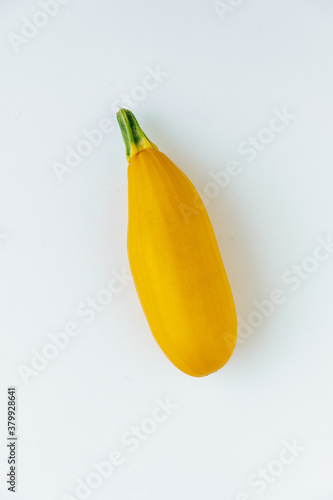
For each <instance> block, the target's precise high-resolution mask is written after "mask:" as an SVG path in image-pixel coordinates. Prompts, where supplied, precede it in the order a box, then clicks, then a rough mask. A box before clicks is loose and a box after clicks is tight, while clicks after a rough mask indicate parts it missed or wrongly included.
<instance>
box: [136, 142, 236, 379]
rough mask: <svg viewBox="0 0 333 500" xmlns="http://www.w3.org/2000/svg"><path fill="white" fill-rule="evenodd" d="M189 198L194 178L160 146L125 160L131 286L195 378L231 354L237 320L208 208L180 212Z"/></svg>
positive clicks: (154, 327) (160, 337)
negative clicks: (187, 212) (190, 178)
mask: <svg viewBox="0 0 333 500" xmlns="http://www.w3.org/2000/svg"><path fill="white" fill-rule="evenodd" d="M145 137H146V136H145ZM154 147H156V146H154ZM194 198H195V199H196V200H200V197H199V194H198V193H197V191H196V190H195V188H194V186H193V185H192V183H191V182H190V181H189V179H188V178H187V177H186V176H185V174H184V173H183V172H182V171H181V170H180V169H179V168H178V167H176V165H174V163H172V161H171V160H169V158H168V157H167V156H165V155H164V154H163V153H161V152H160V151H158V150H156V149H152V148H150V147H149V146H148V147H147V148H146V149H143V150H141V151H139V152H138V153H135V154H134V155H133V156H132V157H131V158H130V161H129V166H128V208H129V222H128V241H127V243H128V257H129V263H130V268H131V272H132V275H133V279H134V283H135V287H136V290H137V293H138V296H139V299H140V302H141V305H142V308H143V311H144V313H145V315H146V318H147V321H148V323H149V326H150V329H151V331H152V333H153V335H154V337H155V339H156V341H157V343H158V344H159V346H160V347H161V349H162V350H163V352H164V353H165V355H166V356H167V357H168V358H169V359H170V361H171V362H172V363H173V364H174V365H175V366H177V367H178V368H179V369H180V370H182V371H183V372H185V373H187V374H189V375H192V376H196V377H200V376H204V375H208V374H209V373H212V372H215V371H216V370H218V369H220V368H221V367H222V366H223V365H224V364H225V363H226V362H227V361H228V359H229V358H230V356H231V354H232V351H233V349H234V347H235V344H236V336H237V333H236V331H237V321H236V312H235V306H234V301H233V297H232V293H231V289H230V285H229V282H228V278H227V275H226V272H225V269H224V266H223V263H222V259H221V255H220V252H219V248H218V245H217V242H216V238H215V235H214V231H213V228H212V225H211V222H210V220H209V217H208V214H207V212H206V209H205V208H204V206H203V205H202V206H201V208H200V209H199V210H196V213H194V214H192V215H191V216H190V217H188V216H186V214H185V213H184V206H185V207H186V206H188V207H193V199H194ZM201 203H202V202H201Z"/></svg>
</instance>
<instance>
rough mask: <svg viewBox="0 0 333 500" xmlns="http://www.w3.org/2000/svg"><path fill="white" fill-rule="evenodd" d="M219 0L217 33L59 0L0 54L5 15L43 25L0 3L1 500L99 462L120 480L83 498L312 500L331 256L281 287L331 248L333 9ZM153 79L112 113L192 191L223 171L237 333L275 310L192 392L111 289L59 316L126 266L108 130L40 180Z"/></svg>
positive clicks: (116, 7) (319, 479)
mask: <svg viewBox="0 0 333 500" xmlns="http://www.w3.org/2000/svg"><path fill="white" fill-rule="evenodd" d="M237 3H238V4H239V5H238V6H236V4H237ZM225 4H226V5H228V1H226V2H225ZM231 4H233V5H234V6H233V7H230V9H229V10H228V11H227V12H226V13H225V15H224V16H223V14H222V11H221V7H220V10H219V9H216V8H215V7H214V5H213V3H212V1H206V2H204V1H198V0H196V1H193V0H192V1H189V0H187V1H185V0H168V1H167V2H166V1H165V2H164V1H163V2H162V1H153V0H141V1H140V2H137V1H129V0H126V1H124V0H122V1H120V0H116V1H115V0H113V1H107V0H94V1H92V2H80V1H79V0H71V1H70V2H68V3H67V5H59V9H58V12H56V13H55V15H54V17H53V18H52V19H49V18H48V17H47V18H46V24H45V26H43V27H39V28H38V29H37V30H36V32H34V31H33V32H32V35H31V38H30V39H28V38H26V39H25V40H26V41H25V42H24V41H23V42H22V40H21V41H19V42H18V41H17V40H20V39H18V38H16V44H15V43H14V42H13V34H15V35H20V36H22V33H21V32H22V29H23V26H24V23H25V22H26V21H24V18H27V19H29V20H30V21H31V20H32V19H35V20H36V19H37V23H38V19H39V22H40V23H43V18H41V17H38V16H39V14H36V13H37V12H40V11H41V7H40V5H39V3H38V2H37V1H32V0H29V1H27V0H25V1H23V0H21V1H16V2H11V1H9V0H7V1H3V2H2V4H1V20H2V23H1V24H2V27H1V44H0V57H1V83H0V86H1V95H0V100H1V102H0V121H1V124H0V127H1V130H0V144H1V146H0V148H1V167H0V168H1V182H0V235H1V236H0V273H1V281H0V303H1V317H0V322H1V323H0V328H1V368H0V369H1V397H0V401H1V408H0V433H1V436H2V439H1V446H0V465H1V473H2V474H1V484H0V496H1V498H3V499H7V498H8V499H9V498H13V493H11V492H7V489H6V488H7V486H6V478H5V474H6V473H7V470H8V465H7V449H6V432H7V431H6V429H7V425H6V412H7V410H6V393H7V386H9V385H12V384H14V385H16V386H17V392H18V417H17V418H18V423H17V425H18V427H17V433H18V448H17V453H18V464H17V468H18V482H17V493H16V495H15V498H16V499H17V500H46V499H47V500H49V499H50V500H51V499H52V500H53V499H54V500H56V499H59V500H60V499H65V498H79V497H78V496H76V494H75V488H76V487H77V484H78V483H77V481H78V479H81V480H82V481H86V478H87V476H89V474H91V473H92V472H94V467H93V463H94V462H102V461H104V460H106V459H107V457H108V455H109V454H110V452H111V451H112V450H119V451H120V452H121V453H122V455H123V457H124V463H123V464H122V465H121V466H119V467H117V468H115V470H114V472H113V474H112V475H111V477H109V478H108V479H104V480H103V481H102V484H101V485H100V486H99V487H98V488H96V489H95V490H93V491H92V493H91V495H88V494H87V498H93V499H94V500H99V499H100V500H108V499H117V500H146V499H147V500H166V499H170V498H172V499H174V500H184V499H186V500H187V499H191V500H202V499H209V500H236V499H237V498H239V500H248V499H251V500H256V499H259V498H261V499H263V500H265V499H269V500H280V499H281V498H284V499H292V500H298V499H302V500H312V499H319V498H320V499H321V500H331V499H332V498H333V480H332V474H331V472H332V439H333V432H332V416H333V415H332V413H333V411H332V410H333V405H332V375H333V365H332V347H333V336H332V326H333V324H332V323H333V322H332V299H333V293H332V277H333V276H332V271H333V258H332V255H330V254H328V253H327V254H326V255H327V257H328V258H327V260H326V261H325V262H320V263H319V264H318V266H317V269H316V270H315V271H314V272H311V273H310V272H309V273H305V277H303V278H302V279H301V278H299V282H298V285H299V286H298V288H297V290H293V289H292V288H293V285H292V283H295V281H294V282H288V279H289V280H290V276H291V275H292V273H293V271H292V267H293V266H294V265H301V266H303V264H304V265H306V266H308V267H311V266H314V267H315V266H316V262H314V261H313V259H309V258H310V257H313V255H314V251H315V249H316V246H317V245H318V239H320V238H324V239H325V238H326V239H327V238H329V237H330V236H332V235H333V225H332V213H333V212H332V211H333V202H332V156H333V143H332V133H333V104H332V97H333V92H332V88H333V60H332V48H333V29H332V22H333V5H332V2H330V1H329V0H303V1H301V0H294V1H293V2H290V1H289V0H280V1H279V2H273V1H272V0H271V1H264V0H261V1H260V0H251V1H250V0H244V1H243V2H241V1H239V2H236V1H233V2H232V1H231V0H230V5H231ZM218 10H219V12H218ZM219 14H220V15H219ZM42 17H43V16H42ZM30 33H31V32H30ZM15 35H14V36H15ZM157 66H158V67H159V70H160V71H161V72H162V73H163V74H164V75H165V74H168V76H163V78H161V82H159V83H158V85H157V86H156V88H155V89H154V90H149V91H147V92H146V95H145V96H144V97H143V98H142V100H141V101H140V102H138V101H135V99H134V106H132V108H131V109H132V111H134V112H135V114H136V116H137V118H138V120H139V122H140V123H141V125H142V127H143V129H144V130H145V132H146V133H147V135H148V137H149V138H151V140H152V141H153V142H155V143H156V144H157V145H158V147H159V149H160V150H161V151H163V152H164V153H166V154H167V155H168V156H169V157H170V158H171V159H172V160H173V161H174V162H175V163H176V164H177V165H178V166H179V167H181V168H182V170H183V171H184V172H185V173H186V174H187V175H188V176H189V177H190V179H191V180H192V181H193V183H194V184H195V186H196V187H197V189H198V190H199V191H200V192H201V193H204V189H205V188H207V186H206V185H207V183H209V182H211V181H212V179H211V176H210V173H211V172H214V173H218V172H220V171H222V170H225V169H226V165H227V163H228V162H229V161H231V160H236V161H237V162H238V164H239V173H238V175H235V176H233V177H232V178H231V179H230V182H229V183H228V185H226V186H225V188H223V189H222V188H221V189H220V191H219V193H218V195H217V196H215V198H212V199H210V200H209V203H208V205H207V210H208V213H209V215H210V217H211V220H212V223H213V226H214V229H215V232H216V235H217V238H218V242H219V245H220V250H221V254H222V258H223V260H224V263H225V267H226V270H227V273H228V276H229V279H230V283H231V286H232V290H233V294H234V298H235V303H236V308H237V313H238V316H239V317H240V318H242V320H243V321H246V322H247V319H248V317H249V315H250V317H251V313H253V312H254V311H256V310H257V309H256V305H255V301H258V302H262V301H264V300H266V299H268V298H269V296H270V294H271V292H272V291H273V290H274V289H280V290H282V292H283V296H284V297H285V300H284V303H283V304H282V305H278V306H276V307H275V310H274V312H273V314H271V316H270V317H268V318H265V319H263V320H262V321H261V322H260V321H259V322H260V323H261V324H260V325H259V326H257V327H255V328H252V333H251V334H248V335H247V337H248V338H247V339H246V340H245V341H243V342H242V343H239V344H237V346H236V349H235V352H234V354H233V356H232V358H231V360H230V361H229V363H228V364H227V365H226V366H225V367H224V368H223V369H222V370H221V371H219V372H218V373H215V374H213V375H210V376H209V377H205V378H202V379H195V378H191V377H189V376H187V375H184V374H183V373H181V372H180V371H178V370H177V369H176V368H175V367H174V366H173V365H172V364H171V363H170V362H169V361H168V360H167V359H166V358H165V356H164V355H163V353H162V352H161V351H160V350H159V348H158V347H157V345H156V344H155V341H154V339H153V337H152V335H151V333H150V331H149V328H148V326H147V324H146V321H145V318H144V316H143V313H142V311H141V308H140V304H139V301H138V298H137V296H136V293H135V290H134V286H133V284H132V283H129V284H128V285H127V286H125V287H124V289H123V290H122V292H121V293H119V294H115V295H114V296H113V300H112V302H111V304H110V305H108V306H106V307H104V308H103V309H102V310H101V311H99V312H98V313H96V317H95V318H94V320H93V321H91V322H90V323H87V322H86V319H87V317H86V318H85V317H82V316H81V317H80V316H79V315H78V313H77V307H78V305H79V304H80V303H82V302H84V301H86V300H87V298H88V297H96V296H97V294H98V293H99V292H100V290H101V289H103V288H105V287H106V286H107V283H108V282H109V281H110V279H111V278H112V272H113V271H117V272H119V273H121V272H122V269H123V268H124V267H125V266H127V254H126V230H127V179H126V168H127V162H126V159H125V151H124V146H123V142H122V138H121V135H120V132H119V131H118V129H117V128H116V126H115V127H114V129H113V131H112V132H111V133H109V134H105V135H104V138H103V141H102V143H101V144H100V145H98V146H94V147H93V148H92V150H91V152H90V154H89V155H88V156H86V157H85V158H83V159H82V162H81V163H80V165H78V166H77V167H76V168H74V169H73V170H72V171H70V172H66V173H65V174H64V175H63V176H62V177H61V180H59V178H57V176H56V173H55V169H54V168H55V167H54V165H55V162H60V163H64V162H65V156H66V152H67V151H68V147H71V148H77V145H78V143H79V142H80V141H81V140H83V139H85V137H84V135H83V131H84V130H92V129H94V128H96V127H98V126H99V123H100V121H101V120H103V119H105V118H109V119H110V120H112V122H113V123H115V114H114V111H113V109H112V103H113V102H114V101H115V100H116V99H121V95H122V94H128V95H130V94H131V93H133V95H136V96H139V98H141V97H142V95H143V93H142V91H141V94H140V89H139V90H138V89H137V86H141V85H142V82H143V79H144V78H145V75H147V71H148V70H147V68H151V69H156V67H157ZM151 82H152V80H150V83H151ZM284 108H285V109H286V110H287V111H288V113H290V114H291V115H293V118H292V119H291V120H290V123H289V124H288V125H286V126H285V127H284V130H282V131H281V132H279V133H275V134H274V137H273V138H272V140H271V142H270V143H269V144H266V145H265V147H264V148H263V149H262V150H261V151H257V152H256V153H255V158H254V159H253V160H252V161H248V160H249V155H245V154H244V152H243V154H242V153H241V152H240V150H239V149H238V148H239V147H240V146H239V145H240V144H241V143H242V142H243V141H247V140H248V138H249V137H250V136H257V135H258V133H262V129H263V128H265V127H267V126H269V123H270V121H271V119H272V117H273V116H274V111H273V110H274V109H278V110H281V111H282V110H283V109H284ZM263 134H265V133H263ZM262 137H265V135H262ZM266 137H267V135H266ZM324 254H325V252H324V251H322V253H321V255H324ZM314 267H313V269H314ZM286 276H287V278H286ZM303 276H304V275H303ZM288 277H289V278H288ZM295 287H296V284H295ZM254 317H255V315H252V320H253V318H254ZM256 317H257V318H258V315H257V316H256ZM259 319H260V316H259ZM70 321H75V322H77V324H78V325H79V327H80V332H81V333H80V334H79V335H78V336H77V337H76V338H73V339H71V340H70V342H69V344H68V346H67V347H66V348H65V349H63V350H62V351H60V352H59V353H58V354H57V355H56V356H55V358H54V359H52V360H49V361H48V362H47V366H46V367H45V368H44V369H43V370H40V371H39V372H35V374H34V375H31V374H30V375H29V376H28V377H26V380H25V382H26V383H24V381H23V378H22V377H21V376H20V374H19V371H18V367H19V366H20V365H21V366H22V365H24V366H25V367H30V369H31V362H32V358H33V354H32V350H33V349H37V351H38V352H39V353H41V352H42V350H43V348H45V345H46V344H48V343H49V342H50V338H49V337H48V335H49V334H50V333H57V332H60V331H63V329H64V327H65V325H66V324H67V323H68V322H70ZM244 328H246V327H244ZM244 331H245V330H243V334H244ZM247 331H248V332H249V330H247ZM166 398H169V399H170V401H171V402H172V403H173V404H174V405H178V408H177V409H175V410H174V411H173V412H172V414H171V415H170V416H169V417H168V418H167V419H166V420H165V422H163V423H159V424H158V425H157V428H156V430H155V432H154V433H153V434H151V435H149V436H148V437H147V439H146V440H145V441H142V442H141V443H140V446H139V447H138V449H137V451H135V452H134V453H131V452H130V449H129V446H125V445H124V444H122V443H121V438H122V435H123V434H124V433H125V432H127V431H130V429H131V428H132V426H136V425H140V423H141V422H142V421H143V420H144V419H145V418H147V417H150V416H151V415H152V412H153V411H154V408H155V407H156V404H157V403H156V400H157V399H160V400H165V399H166ZM285 442H288V443H289V444H292V443H293V442H295V443H296V444H297V446H298V447H301V448H302V451H300V452H297V454H298V456H297V457H295V460H294V461H293V463H290V464H288V465H284V466H282V468H283V470H282V471H280V472H279V467H280V468H281V466H279V465H278V464H277V465H276V463H275V465H273V466H272V465H271V464H272V462H274V461H276V460H279V457H280V452H281V450H282V449H283V448H284V447H285V444H284V443H285ZM268 466H270V467H271V468H273V469H272V470H274V467H277V469H276V468H275V470H277V471H278V474H279V475H277V476H276V477H273V476H272V475H270V476H269V477H270V479H271V482H267V481H266V482H264V486H263V488H264V491H263V492H262V493H259V489H260V488H259V487H254V486H251V485H250V484H249V483H248V481H249V478H250V476H251V475H252V476H253V475H255V477H256V475H257V474H258V473H259V472H258V471H259V469H260V467H262V468H267V467H268ZM95 472H96V471H95ZM241 493H244V495H241ZM65 494H67V495H71V497H66V496H64V495H65Z"/></svg>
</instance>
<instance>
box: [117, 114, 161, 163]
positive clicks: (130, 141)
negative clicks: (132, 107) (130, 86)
mask: <svg viewBox="0 0 333 500" xmlns="http://www.w3.org/2000/svg"><path fill="white" fill-rule="evenodd" d="M117 120H118V123H119V127H120V131H121V134H122V136H123V139H124V143H125V148H126V158H127V161H128V162H129V161H130V160H131V159H132V158H133V156H135V155H136V154H137V153H139V151H143V150H144V149H148V148H152V149H157V147H156V146H155V144H153V143H152V142H151V141H150V140H149V139H148V137H147V136H146V134H145V133H144V132H143V130H142V128H141V127H140V125H139V124H138V122H137V119H136V118H135V116H134V115H133V113H132V112H131V111H129V110H128V109H124V108H120V110H119V111H118V113H117Z"/></svg>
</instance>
